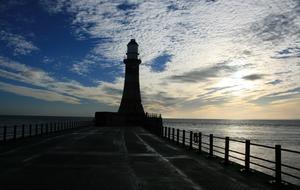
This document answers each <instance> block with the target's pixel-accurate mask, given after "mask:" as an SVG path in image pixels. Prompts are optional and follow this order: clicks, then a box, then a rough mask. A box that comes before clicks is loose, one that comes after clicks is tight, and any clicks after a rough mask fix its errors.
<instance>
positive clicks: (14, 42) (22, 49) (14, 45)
mask: <svg viewBox="0 0 300 190" xmlns="http://www.w3.org/2000/svg"><path fill="white" fill-rule="evenodd" d="M0 41H2V42H4V43H6V45H7V47H8V48H10V49H12V50H13V52H14V54H15V55H26V54H29V53H31V52H32V51H37V50H39V48H38V47H36V46H35V45H34V44H33V43H32V42H30V41H28V40H26V39H25V38H24V37H23V36H21V35H18V34H12V33H9V32H6V31H4V30H1V31H0Z"/></svg>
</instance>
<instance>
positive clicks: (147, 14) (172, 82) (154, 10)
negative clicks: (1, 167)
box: [0, 0, 300, 119]
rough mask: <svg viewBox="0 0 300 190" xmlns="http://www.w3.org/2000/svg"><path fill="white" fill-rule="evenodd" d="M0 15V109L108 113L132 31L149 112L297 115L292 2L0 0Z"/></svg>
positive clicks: (297, 14)
mask: <svg viewBox="0 0 300 190" xmlns="http://www.w3.org/2000/svg"><path fill="white" fill-rule="evenodd" d="M0 13H1V14H0V15H1V16H0V97H1V99H0V102H1V107H0V114H22V115H24V114H31V115H78V116H91V115H93V113H94V112H95V111H116V110H117V109H118V105H119V103H120V99H121V94H122V88H123V81H124V65H123V63H122V60H123V58H124V56H125V51H126V44H127V43H128V42H129V40H130V39H131V38H135V39H136V40H137V42H138V43H139V45H140V58H141V59H142V61H143V63H142V65H141V66H140V80H141V91H142V99H143V104H144V107H145V110H146V111H148V112H160V113H162V114H163V115H164V116H166V117H186V118H228V119H264V118H265V119H300V116H299V115H300V82H299V81H300V40H299V39H300V2H299V1H298V0H265V1H259V0H254V1H246V0H234V1H228V0H215V1H208V0H206V1H205V0H203V1H202V0H201V1H193V0H192V1H152V0H150V1H142V0H140V1H138V0H129V1H93V0H90V1H86V0H52V1H50V0H39V1H38V0H28V1H21V0H8V1H1V4H0Z"/></svg>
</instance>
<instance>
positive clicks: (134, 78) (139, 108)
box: [94, 39, 162, 134]
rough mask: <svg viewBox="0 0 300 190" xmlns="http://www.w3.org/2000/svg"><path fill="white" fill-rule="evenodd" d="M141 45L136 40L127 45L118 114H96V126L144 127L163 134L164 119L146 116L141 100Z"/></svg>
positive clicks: (154, 115)
mask: <svg viewBox="0 0 300 190" xmlns="http://www.w3.org/2000/svg"><path fill="white" fill-rule="evenodd" d="M138 47H139V45H138V44H137V43H136V41H135V39H131V40H130V42H129V43H128V44H127V53H126V59H124V60H123V62H124V64H125V80H124V89H123V96H122V100H121V103H120V107H119V110H118V112H106V111H99V112H95V120H94V121H95V126H99V127H101V126H143V127H145V128H147V129H149V130H150V131H152V132H153V133H157V134H161V132H162V117H161V115H160V114H159V115H158V114H154V113H152V114H145V112H144V108H143V105H142V100H141V90H140V81H139V66H140V64H141V62H142V61H141V60H140V59H139V49H138Z"/></svg>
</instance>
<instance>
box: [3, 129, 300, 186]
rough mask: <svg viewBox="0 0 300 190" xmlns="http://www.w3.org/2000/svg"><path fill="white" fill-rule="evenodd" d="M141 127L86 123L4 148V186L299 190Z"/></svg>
mask: <svg viewBox="0 0 300 190" xmlns="http://www.w3.org/2000/svg"><path fill="white" fill-rule="evenodd" d="M239 169H240V168H238V167H236V166H224V165H222V164H220V163H219V162H218V161H217V160H214V158H212V159H209V158H207V157H206V156H203V155H201V156H199V155H197V153H195V152H190V151H187V150H186V149H185V148H183V147H179V146H175V145H174V144H170V143H168V142H167V141H166V140H164V139H161V138H159V137H157V136H155V135H152V134H150V133H149V132H147V131H145V130H144V129H142V128H122V127H113V128H108V127H104V128H97V127H85V128H80V129H75V130H71V131H68V132H63V133H57V134H53V135H49V136H47V137H34V138H28V139H24V140H20V141H18V142H16V143H10V144H8V145H5V146H2V147H0V189H1V190H10V189H18V190H19V189H31V190H35V189H36V190H46V189H51V190H54V189H55V190H60V189H61V190H62V189H64V190H69V189H70V190H71V189H72V190H77V189H78V190H79V189H80V190H89V189H97V190H99V189H109V190H117V189H122V190H125V189H126V190H127V189H128V190H130V189H153V190H160V189H163V190H167V189H187V190H188V189H198V190H200V189H203V190H206V189H218V190H220V189H228V190H229V189H230V190H234V189H265V190H268V189H297V187H294V186H289V187H284V186H281V187H277V186H273V185H270V184H269V183H268V180H269V177H268V176H265V175H263V174H260V173H256V174H242V173H241V172H239Z"/></svg>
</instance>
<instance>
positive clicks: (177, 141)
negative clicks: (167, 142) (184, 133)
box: [176, 129, 180, 144]
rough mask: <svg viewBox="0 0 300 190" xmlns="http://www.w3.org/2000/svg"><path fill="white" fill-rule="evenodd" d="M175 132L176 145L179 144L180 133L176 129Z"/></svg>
mask: <svg viewBox="0 0 300 190" xmlns="http://www.w3.org/2000/svg"><path fill="white" fill-rule="evenodd" d="M176 132H177V136H176V138H177V139H176V143H177V144H179V135H180V131H179V129H177V130H176Z"/></svg>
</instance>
